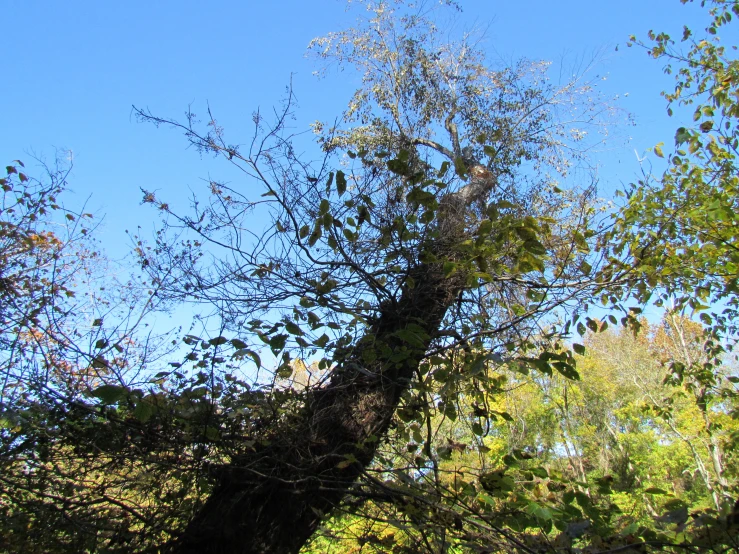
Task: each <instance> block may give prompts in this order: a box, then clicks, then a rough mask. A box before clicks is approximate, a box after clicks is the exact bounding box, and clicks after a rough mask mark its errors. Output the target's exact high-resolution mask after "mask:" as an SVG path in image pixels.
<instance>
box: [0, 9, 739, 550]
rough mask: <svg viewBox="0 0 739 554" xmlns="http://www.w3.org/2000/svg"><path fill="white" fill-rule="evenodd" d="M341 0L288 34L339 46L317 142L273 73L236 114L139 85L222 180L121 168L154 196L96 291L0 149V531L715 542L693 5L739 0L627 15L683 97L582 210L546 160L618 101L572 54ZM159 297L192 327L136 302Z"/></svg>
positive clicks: (720, 445)
mask: <svg viewBox="0 0 739 554" xmlns="http://www.w3.org/2000/svg"><path fill="white" fill-rule="evenodd" d="M683 3H685V1H684V0H683ZM359 4H360V5H361V6H362V7H364V8H366V13H367V14H368V15H367V17H365V18H363V19H360V20H358V22H357V23H356V25H355V26H354V27H351V28H349V29H346V30H344V31H339V32H335V33H330V34H328V35H326V36H324V37H319V38H317V39H315V40H314V41H312V42H311V44H310V46H309V51H310V52H312V54H313V55H314V57H315V58H316V59H317V61H318V62H319V63H321V64H323V65H324V66H325V67H326V70H331V68H333V67H337V68H339V69H342V70H347V71H349V70H351V71H354V72H356V74H357V75H358V76H359V78H360V79H361V84H360V86H359V88H358V89H357V91H356V92H355V94H354V95H353V96H352V98H351V99H350V101H349V105H348V107H347V109H346V110H345V111H344V112H343V113H342V114H341V116H340V117H338V118H337V119H336V120H335V122H334V123H331V124H325V123H320V122H318V123H315V124H314V125H313V131H314V133H315V136H316V139H317V144H318V148H317V149H316V152H317V154H316V155H315V156H314V157H313V158H306V157H305V156H304V155H303V154H301V153H300V152H302V151H303V149H302V147H299V146H298V145H299V144H302V143H301V142H300V141H301V140H303V139H302V138H301V137H300V134H297V135H292V134H291V130H290V125H289V122H290V120H291V117H292V114H293V112H294V110H295V107H294V96H293V93H292V91H291V90H288V93H287V96H286V97H285V99H284V100H283V103H282V105H281V108H280V109H279V110H277V111H276V112H275V116H274V118H273V119H268V118H266V117H264V116H263V115H262V114H261V113H260V112H256V113H255V114H254V117H253V124H254V128H253V132H252V133H251V135H250V138H249V139H247V141H246V142H244V141H240V140H238V139H231V138H230V134H228V133H227V132H226V130H225V129H224V128H223V127H222V126H221V125H220V124H219V122H218V121H217V120H216V118H215V116H214V114H213V113H212V112H211V111H210V109H208V111H207V116H206V117H205V118H204V119H203V120H202V121H201V119H200V118H198V117H197V116H196V115H195V114H194V113H193V112H192V111H188V112H187V115H186V118H185V119H184V120H183V121H180V120H176V119H171V118H167V117H162V116H160V115H157V114H155V113H152V112H150V111H148V110H143V109H139V108H134V111H135V114H136V115H137V117H138V118H139V119H140V120H142V121H145V122H149V123H154V124H155V125H160V126H164V127H168V128H172V129H175V130H178V131H181V132H183V133H184V135H185V137H186V140H187V141H188V142H189V144H190V145H191V146H193V147H195V148H196V149H197V150H198V151H199V152H200V153H202V154H208V155H214V156H216V157H217V158H220V159H222V160H223V162H224V163H227V164H230V165H231V166H232V167H234V168H236V169H237V170H239V171H240V172H241V174H243V176H244V183H243V184H242V183H239V184H236V185H234V184H226V183H221V182H218V181H217V180H215V179H213V180H210V182H209V186H208V188H207V190H206V191H204V192H203V193H202V194H199V195H195V196H194V197H193V199H192V203H191V207H190V210H189V211H180V210H178V209H175V208H173V207H171V205H170V199H167V198H164V197H161V198H160V197H159V196H158V193H156V192H155V191H143V202H144V204H146V205H149V206H150V207H152V208H155V209H157V210H158V213H159V214H161V216H162V220H161V226H160V228H159V230H158V231H157V232H156V234H155V235H154V237H152V238H149V237H146V236H143V235H141V234H139V235H137V236H134V237H133V242H134V256H135V260H136V262H137V265H138V268H139V270H140V274H141V276H140V277H136V278H133V279H132V280H130V281H127V282H125V283H123V284H120V283H119V284H117V289H118V290H119V291H120V292H119V293H114V294H110V293H107V292H103V291H104V290H105V287H109V286H111V285H110V284H108V283H106V284H105V285H104V287H103V288H101V286H100V283H101V282H105V281H104V280H105V264H106V263H107V262H106V261H105V260H104V259H103V258H102V256H101V255H99V254H98V253H97V252H96V248H95V246H94V243H93V242H92V239H91V238H90V237H91V236H92V234H93V231H94V228H90V227H88V226H85V225H83V224H82V223H80V222H81V221H87V220H91V217H90V216H88V215H87V214H77V213H74V212H70V211H66V210H64V209H63V208H62V207H61V204H59V203H58V200H57V197H58V196H59V195H60V194H61V193H62V192H63V189H64V179H65V176H64V174H63V173H59V172H51V173H50V174H49V177H48V180H47V184H43V183H42V182H37V181H33V180H32V179H30V178H29V177H28V176H27V175H26V174H25V173H24V172H22V171H21V169H22V164H20V163H16V164H14V165H11V166H8V168H7V177H6V178H5V179H3V180H2V182H1V183H0V184H2V186H3V189H4V196H3V205H2V211H1V212H0V217H1V219H0V241H3V243H4V246H5V248H4V249H3V250H2V254H0V259H2V270H1V272H0V299H2V301H3V303H2V309H1V310H0V349H1V350H0V351H2V358H1V359H0V362H1V363H2V368H3V377H4V386H3V387H4V388H3V396H2V399H1V401H2V404H1V405H0V407H1V408H2V414H1V415H2V422H3V425H2V429H0V464H2V470H3V476H2V477H1V478H0V509H1V510H2V512H3V515H4V522H3V523H2V524H0V525H1V526H2V533H1V534H2V535H3V537H4V538H3V541H4V542H2V543H0V549H3V551H7V552H11V551H26V552H71V551H85V552H172V553H186V552H234V553H241V552H243V553H248V552H260V553H267V552H275V553H282V552H295V553H297V552H359V551H367V550H369V551H373V552H428V553H447V552H455V553H456V552H460V553H461V552H526V553H532V552H620V551H624V552H626V551H634V552H636V551H645V552H646V551H653V550H655V551H656V550H662V551H685V550H688V551H694V552H697V551H703V550H713V551H716V552H728V551H730V550H731V549H732V548H736V546H737V545H736V541H737V529H738V527H737V525H738V524H739V513H738V512H739V510H738V509H737V508H736V506H735V504H734V500H735V498H736V493H737V484H736V483H737V481H736V472H737V469H738V467H739V466H737V460H736V459H735V456H734V455H733V452H732V451H733V447H734V446H735V443H736V440H737V436H738V435H737V431H739V428H738V427H737V424H736V421H735V418H736V416H737V412H736V401H737V396H736V395H737V390H736V383H737V382H739V377H736V375H735V374H734V373H735V371H734V369H733V366H732V365H731V364H730V363H727V360H728V356H729V352H730V350H731V347H732V345H733V342H732V341H733V339H734V336H735V331H736V329H735V327H734V323H733V321H734V316H735V312H736V308H737V306H736V302H737V295H736V286H737V284H736V283H737V278H736V271H735V267H734V266H735V265H736V263H737V262H736V259H735V258H736V253H735V249H736V244H735V243H736V237H735V229H734V228H735V227H736V225H735V221H734V217H735V215H734V214H735V213H736V206H735V205H734V204H735V202H736V194H735V192H736V191H735V188H736V175H735V174H736V167H735V166H734V158H735V155H736V149H737V147H738V146H739V139H738V138H737V137H735V135H734V129H735V123H736V122H735V118H736V117H737V111H736V110H737V108H736V102H737V92H736V90H735V86H734V81H735V77H736V75H735V73H736V68H735V65H736V61H735V60H733V59H732V58H731V57H730V56H729V53H728V50H727V49H725V47H724V46H722V45H721V43H720V42H719V39H718V34H719V31H721V30H722V29H723V28H725V27H726V26H727V25H729V24H730V22H731V18H732V14H735V15H739V2H735V1H728V0H712V1H710V2H704V4H707V6H708V12H707V13H708V14H709V16H710V18H711V24H710V26H709V27H708V30H707V32H708V33H709V35H710V36H709V37H708V38H706V39H695V38H694V35H693V32H692V31H690V30H688V29H687V28H686V29H685V31H684V33H683V37H682V42H683V43H684V44H685V46H686V48H687V49H688V51H687V52H684V53H682V52H680V51H678V49H677V46H676V45H675V43H674V42H673V41H672V39H671V38H670V37H669V36H668V35H666V34H664V33H659V34H658V33H652V34H650V36H649V40H650V41H651V42H640V41H639V40H637V39H636V38H635V37H633V38H632V39H631V44H633V45H637V46H642V47H644V48H646V49H647V52H648V53H649V55H651V56H652V57H654V58H656V59H664V58H667V59H668V60H669V62H670V63H671V64H672V66H671V67H669V71H674V72H675V74H676V76H677V81H678V82H677V86H676V89H675V91H674V92H670V93H666V95H665V96H666V98H667V100H668V102H669V103H670V106H673V105H675V106H676V108H678V107H679V108H680V109H675V115H676V116H677V115H678V114H679V113H681V111H680V110H681V109H682V107H684V106H685V105H691V109H692V108H695V112H694V113H695V115H694V122H695V124H694V125H695V126H694V127H690V126H683V127H680V128H679V129H678V130H677V133H676V136H675V153H674V154H671V155H668V156H667V158H666V159H665V160H666V162H667V163H668V166H667V169H666V171H665V172H664V174H662V175H659V176H652V175H645V177H644V179H643V180H641V181H639V182H637V183H635V184H633V185H631V186H630V187H628V188H627V190H626V192H625V200H624V202H623V205H622V206H621V207H620V208H617V209H614V210H611V211H609V210H608V209H607V208H605V207H604V205H603V204H602V202H601V201H600V200H599V199H598V198H597V195H596V190H595V187H594V182H593V180H592V179H587V180H586V181H584V182H578V179H582V178H583V175H588V173H587V172H586V171H585V172H584V171H573V169H574V168H587V167H588V164H589V163H590V162H591V161H593V160H592V158H591V156H592V153H590V147H591V146H592V145H593V144H595V143H597V142H598V141H599V136H600V135H599V133H601V132H606V131H607V129H608V128H609V125H611V124H612V123H613V111H612V110H611V106H609V105H608V103H607V102H604V101H603V99H602V98H601V97H600V96H599V94H598V90H597V88H596V87H595V85H594V83H593V82H590V81H588V80H587V75H580V76H575V77H573V78H572V80H570V81H567V82H564V83H558V84H557V83H553V82H552V81H551V80H550V77H549V75H548V73H547V64H545V63H541V62H530V61H527V60H522V61H520V62H517V63H515V64H513V65H510V66H503V67H498V66H496V65H495V64H493V63H491V62H490V61H489V60H487V59H486V57H485V55H484V52H483V50H481V49H480V48H479V46H478V44H477V42H476V37H475V36H474V34H468V35H464V36H461V37H459V38H458V40H456V41H449V40H447V39H446V38H445V37H446V35H445V34H444V33H442V31H441V27H440V25H441V24H440V23H439V21H440V20H441V19H440V17H441V16H440V13H442V12H439V8H432V7H429V6H428V5H426V4H424V3H420V4H418V5H416V4H404V3H402V2H397V3H385V2H379V3H375V2H360V3H359ZM448 7H449V6H447V8H448ZM453 7H454V5H452V8H453ZM670 109H671V110H672V109H673V108H672V107H670ZM654 153H655V155H656V156H658V157H665V147H664V144H660V145H657V146H656V147H655V149H654ZM57 214H61V216H58V215H57ZM82 297H84V298H85V301H82V300H81V298H82ZM596 303H599V304H600V305H601V306H603V308H601V309H600V311H597V312H596V311H594V310H593V309H592V308H593V306H594V304H596ZM650 303H651V304H653V305H655V306H657V307H659V308H662V309H663V312H664V313H663V317H662V320H661V322H659V323H657V322H649V321H647V320H645V319H643V318H640V317H639V314H640V313H641V311H642V309H643V308H645V307H646V306H648V305H650ZM183 305H184V306H197V307H198V308H199V309H201V310H202V312H203V313H204V314H207V317H205V316H204V317H203V319H202V321H204V323H203V324H202V332H200V331H198V332H197V333H196V332H195V331H194V330H191V331H190V332H189V333H188V334H184V336H182V335H181V334H179V335H178V334H177V333H173V334H167V335H164V336H159V337H158V336H156V335H155V334H154V332H153V331H151V330H150V328H149V327H147V325H148V323H147V322H148V320H147V317H148V315H149V314H152V313H155V312H156V311H159V310H162V311H163V310H167V309H172V308H174V307H179V306H183ZM619 320H620V323H622V324H623V326H622V327H620V328H619V329H618V330H616V329H615V327H616V325H617V324H618V323H619ZM609 326H610V328H609ZM50 523H51V524H52V526H53V527H52V528H51V529H46V530H39V531H38V532H32V533H28V530H30V529H33V530H36V529H40V528H42V527H43V526H49V524H50Z"/></svg>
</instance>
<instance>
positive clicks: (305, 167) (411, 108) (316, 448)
mask: <svg viewBox="0 0 739 554" xmlns="http://www.w3.org/2000/svg"><path fill="white" fill-rule="evenodd" d="M368 7H369V9H370V14H371V19H369V20H367V21H364V22H360V23H359V24H358V26H357V27H356V28H353V29H350V30H348V31H346V32H343V33H338V34H334V35H329V36H328V37H325V38H323V39H318V40H317V41H315V42H314V43H313V46H314V48H316V49H317V50H318V51H319V55H320V56H321V57H323V58H325V59H332V60H336V61H337V62H339V63H347V64H349V65H350V66H355V67H358V68H359V69H360V71H361V72H362V75H363V86H362V88H361V89H360V90H359V91H358V92H357V94H356V95H355V97H354V99H353V101H352V103H351V104H350V108H349V110H348V111H347V112H346V114H345V117H344V118H343V119H342V120H341V124H340V125H339V126H337V127H335V128H327V127H326V126H323V127H321V126H319V127H317V131H318V132H319V139H320V142H321V144H322V145H323V148H324V152H325V156H324V160H323V161H322V162H319V163H307V162H304V161H302V160H301V159H299V157H298V156H297V154H296V149H295V148H294V146H293V143H292V141H291V139H290V137H287V136H286V135H285V133H286V129H285V120H286V119H287V118H288V117H289V116H290V113H291V109H292V107H291V100H292V97H291V96H290V95H289V96H288V98H287V101H286V105H285V107H284V110H283V111H282V112H281V114H280V115H279V117H278V118H277V121H276V122H274V123H273V124H272V125H271V126H270V127H266V122H265V120H264V119H263V118H262V116H261V115H259V114H255V118H254V119H255V127H256V132H255V136H254V138H253V140H252V141H251V142H250V143H249V145H248V146H246V147H244V146H239V145H236V144H232V143H230V142H228V141H227V140H226V137H225V133H224V131H223V129H222V128H221V127H220V126H219V124H218V123H217V122H216V120H215V119H214V118H213V116H212V115H211V114H210V113H209V114H208V120H207V123H206V126H207V127H206V129H205V130H201V128H200V127H199V126H198V122H197V118H196V117H195V115H194V114H192V113H190V114H188V118H187V121H186V122H184V123H180V122H177V121H174V120H169V119H164V118H160V117H157V116H154V115H153V114H151V113H148V112H144V111H142V110H137V113H138V115H139V116H140V117H141V118H142V119H143V120H146V121H150V122H153V123H156V124H165V125H170V126H174V127H176V128H179V129H182V130H183V131H184V132H185V133H186V136H187V138H188V139H189V141H190V142H191V144H193V145H195V146H196V147H197V148H199V149H200V150H201V151H203V152H207V153H213V154H216V155H219V156H222V157H223V158H225V159H227V160H228V161H229V162H231V163H232V164H234V165H235V166H236V167H238V168H239V169H240V170H242V171H243V172H244V174H245V175H246V176H248V177H250V178H252V179H253V180H254V181H255V182H256V183H258V184H259V185H261V187H262V189H263V191H264V193H263V194H262V196H261V197H257V199H256V200H254V199H253V197H252V196H251V195H247V194H246V193H244V192H242V191H241V190H240V189H236V188H234V187H229V186H226V185H224V184H220V183H217V182H212V183H211V196H210V198H209V201H208V202H207V203H205V204H203V202H202V201H201V200H197V201H195V202H194V203H193V213H192V214H191V215H181V214H176V213H174V212H173V211H172V210H171V209H170V208H169V206H168V204H167V203H166V201H162V200H160V199H158V198H156V197H155V195H154V194H153V193H148V192H147V193H146V194H145V200H146V201H147V202H149V203H151V204H154V205H156V206H158V207H159V208H160V209H161V210H162V211H163V212H165V213H166V214H167V215H168V220H167V223H166V226H165V228H164V229H163V230H162V231H161V232H160V233H159V234H158V235H157V238H156V242H155V244H154V245H153V246H152V247H151V248H150V250H147V249H146V248H143V247H142V248H141V249H140V255H141V265H142V267H143V268H144V269H145V270H146V271H148V272H149V274H150V277H151V280H152V282H154V283H156V284H157V286H158V288H159V295H160V296H161V297H162V298H165V299H166V300H171V301H181V300H187V301H193V302H198V303H205V304H208V305H211V306H213V307H215V309H216V311H217V314H218V316H219V318H220V321H219V326H220V328H221V329H222V332H223V333H225V334H228V333H229V332H230V333H233V334H234V335H236V337H235V338H234V339H233V340H238V344H239V346H241V347H242V348H240V350H241V351H242V352H245V353H246V355H249V356H251V357H252V358H253V359H254V360H255V361H256V362H257V365H259V362H260V361H261V360H260V359H259V352H258V349H259V346H258V345H259V344H260V343H261V344H265V345H267V347H269V349H270V350H271V352H272V354H273V355H274V356H275V358H276V359H277V364H278V366H277V368H276V374H277V376H279V377H281V378H286V377H288V376H289V375H290V374H291V372H292V371H293V368H294V365H293V360H294V358H295V356H296V354H298V353H299V354H298V355H299V356H300V357H301V358H302V359H304V360H308V361H312V360H318V367H319V369H321V370H329V372H330V377H328V378H327V380H326V381H325V382H323V383H322V384H321V385H320V386H317V387H312V388H307V389H305V390H304V391H296V390H291V391H290V392H284V391H281V390H279V389H273V390H272V391H271V392H270V391H269V388H268V389H267V391H266V393H265V396H263V397H262V398H263V399H262V402H264V403H265V404H266V405H267V406H269V409H270V410H271V413H269V414H268V415H266V416H265V417H264V418H261V419H252V420H247V421H245V423H244V427H243V428H242V429H241V430H240V431H239V432H240V433H241V436H242V440H241V442H240V443H239V441H238V440H236V441H233V440H232V441H230V442H228V445H226V443H225V441H220V442H219V441H218V440H214V441H212V444H213V448H214V451H213V452H215V451H216V450H217V451H219V452H220V454H219V455H218V456H216V457H217V458H218V459H219V463H217V464H214V466H213V467H212V468H211V469H210V470H209V477H210V478H211V479H212V483H213V485H212V487H213V488H212V491H211V492H210V494H209V496H208V498H207V501H205V503H204V504H203V505H202V507H201V508H200V510H199V512H198V513H197V515H196V516H195V517H194V518H193V519H192V521H191V522H190V523H189V524H188V526H187V529H186V530H185V532H184V533H183V534H182V535H181V536H180V537H178V538H177V539H176V540H174V541H172V542H171V543H170V544H169V545H168V548H169V550H171V551H173V552H297V551H298V550H299V549H300V548H301V546H302V545H303V544H304V543H305V541H306V540H307V539H308V538H309V537H310V536H311V535H312V534H313V532H314V531H315V530H316V529H317V527H318V526H319V525H320V523H321V521H322V520H323V519H324V518H325V516H326V515H327V514H328V513H330V512H331V510H333V509H334V508H335V507H337V506H338V505H339V504H340V503H341V501H342V500H343V499H344V498H345V497H346V496H347V495H355V496H360V497H361V496H363V495H364V496H366V495H374V496H377V497H379V496H382V495H385V496H388V495H390V496H392V495H391V494H390V493H389V492H388V489H387V487H384V486H383V485H382V483H381V482H378V480H377V479H376V478H373V477H372V476H371V475H369V474H367V471H366V470H367V469H368V467H369V465H370V463H371V462H372V460H373V459H374V458H375V456H376V453H377V452H378V448H379V447H380V445H382V444H383V441H384V440H385V437H386V435H387V433H388V430H389V427H390V426H391V423H392V422H393V416H394V414H395V413H396V410H397V409H398V407H399V406H400V405H403V406H404V408H403V409H404V412H403V413H404V416H403V417H407V418H408V420H409V421H411V420H415V421H417V422H418V423H422V422H424V421H427V420H428V418H429V417H430V413H431V412H432V411H433V412H436V411H437V410H439V411H441V412H443V413H444V414H446V415H447V416H448V417H452V415H453V414H455V413H456V410H457V406H458V401H457V398H458V396H459V395H460V394H461V391H462V390H466V389H473V388H482V389H485V388H486V387H487V388H489V389H492V388H494V387H495V384H494V379H492V378H491V377H490V373H489V371H490V368H492V367H493V366H495V365H496V364H498V363H500V360H503V359H505V360H506V361H507V362H508V363H515V364H519V365H521V366H522V367H528V366H531V367H534V368H537V369H538V370H540V371H544V372H550V373H551V372H552V371H558V372H561V373H563V374H565V375H567V376H570V377H576V375H577V373H576V371H575V369H574V362H573V357H572V353H571V352H570V351H569V350H567V349H565V348H563V346H562V343H561V342H560V341H559V337H560V334H559V333H558V332H557V331H556V330H554V327H552V324H553V323H554V321H553V314H554V313H555V310H557V309H559V308H565V307H566V306H567V304H568V303H570V302H576V301H577V298H578V297H579V296H580V295H587V294H588V291H589V290H590V287H592V286H595V281H594V280H593V278H592V277H591V275H590V273H591V266H590V264H589V263H587V262H586V261H585V257H586V255H587V254H588V253H589V251H590V245H589V243H590V242H592V237H593V231H592V230H590V229H589V226H590V221H591V218H592V217H593V208H592V206H591V202H590V197H589V196H588V194H582V193H578V192H577V191H572V192H563V191H562V190H560V189H559V188H558V187H556V186H555V184H554V183H553V179H555V175H556V174H557V173H559V174H560V175H563V174H566V172H567V168H568V166H569V164H570V163H571V162H572V161H573V159H574V158H575V157H576V156H577V153H578V152H579V150H578V142H579V141H581V140H582V139H583V136H584V131H583V130H582V129H575V130H573V128H574V127H575V122H574V121H573V120H571V119H569V118H566V117H565V116H566V115H567V113H566V111H565V110H566V109H567V108H566V106H575V105H577V106H579V107H580V108H583V107H584V108H585V109H584V110H581V112H580V113H585V114H586V115H585V116H583V117H585V121H582V122H581V123H582V124H583V125H593V126H596V125H597V124H598V123H600V116H601V115H602V114H600V111H601V110H602V106H598V105H596V106H593V105H591V104H589V103H588V98H587V94H589V93H590V92H591V89H590V87H589V86H588V85H587V84H577V83H576V82H572V83H566V84H565V85H563V86H561V87H557V86H554V85H552V84H551V83H549V82H548V80H547V78H546V75H545V73H544V71H543V69H544V68H543V67H542V65H541V64H531V63H526V62H522V63H521V64H519V65H517V66H516V67H514V68H504V69H500V70H492V69H490V68H489V67H487V66H486V64H485V61H484V58H483V57H482V54H481V53H480V52H479V51H478V50H476V49H475V48H474V46H473V45H472V44H471V41H470V38H469V37H466V38H465V39H464V40H462V41H461V42H460V43H458V44H443V43H441V42H439V40H438V37H439V32H438V30H437V28H436V26H435V25H434V23H433V22H432V20H431V16H432V15H433V13H430V12H428V11H426V8H425V7H424V6H421V7H418V8H413V7H409V8H408V9H407V10H406V11H405V12H403V11H402V9H401V8H396V7H395V6H391V5H388V4H384V3H378V4H372V3H370V4H368ZM339 155H341V157H340V158H339V157H338V156H339ZM337 161H338V162H340V163H341V164H342V165H341V167H342V169H339V170H335V171H330V170H329V169H328V168H329V165H330V164H332V163H336V162H337ZM260 209H265V211H267V213H268V214H269V215H270V218H271V226H270V227H268V228H267V230H266V231H265V232H264V233H263V234H260V233H257V232H255V231H254V230H253V227H252V225H251V222H252V221H253V214H255V213H257V210H260ZM554 213H558V215H559V218H558V219H555V218H554V217H552V215H553V214H554ZM169 231H172V234H171V235H170V234H169V233H168V232H169ZM185 231H186V232H187V233H190V234H191V235H190V236H191V238H189V239H187V240H188V242H182V239H181V238H179V237H181V233H182V232H185ZM213 340H217V341H218V343H220V344H223V343H226V342H227V339H226V338H225V337H219V338H217V339H212V340H211V342H212V341H213ZM206 342H207V341H206ZM242 355H245V354H243V353H242ZM496 360H499V361H497V362H496ZM260 371H261V370H260ZM437 383H438V384H441V385H442V386H440V387H439V388H438V389H437V388H436V384H437ZM253 387H254V385H252V389H253ZM252 389H249V390H252ZM243 394H245V395H249V394H252V393H249V392H244V393H243ZM222 410H223V408H222V407H221V406H219V405H217V404H216V403H214V404H213V409H212V417H213V421H216V422H217V421H218V419H219V418H220V415H219V414H221V413H222ZM216 426H217V424H216ZM436 458H437V453H436V452H434V451H433V449H432V448H431V446H430V444H429V446H427V448H426V449H425V450H424V451H423V452H422V453H419V460H426V461H425V462H421V463H422V464H429V465H430V466H434V465H435V464H436V463H437V460H436ZM360 478H361V479H360ZM358 479H359V481H358ZM370 484H374V486H375V488H376V487H378V486H379V491H380V492H377V490H376V491H375V492H370V487H369V485H370ZM478 525H483V522H482V521H481V522H480V523H479V524H478ZM497 540H498V541H500V542H501V544H503V543H505V542H507V541H510V540H514V539H511V535H510V534H509V533H506V532H501V533H499V535H498V538H497ZM514 542H515V540H514Z"/></svg>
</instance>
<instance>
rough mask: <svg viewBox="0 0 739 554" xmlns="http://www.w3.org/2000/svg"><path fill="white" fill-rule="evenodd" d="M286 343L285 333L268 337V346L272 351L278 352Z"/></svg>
mask: <svg viewBox="0 0 739 554" xmlns="http://www.w3.org/2000/svg"><path fill="white" fill-rule="evenodd" d="M286 343H287V335H284V334H283V335H275V336H273V337H270V339H269V346H270V348H271V349H272V351H273V352H280V351H281V350H282V349H283V348H285V344H286Z"/></svg>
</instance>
